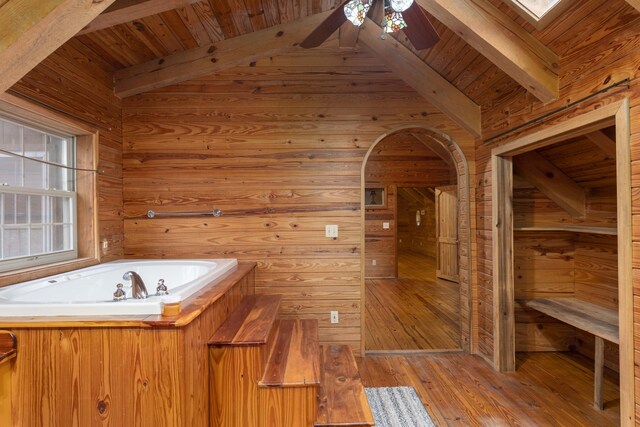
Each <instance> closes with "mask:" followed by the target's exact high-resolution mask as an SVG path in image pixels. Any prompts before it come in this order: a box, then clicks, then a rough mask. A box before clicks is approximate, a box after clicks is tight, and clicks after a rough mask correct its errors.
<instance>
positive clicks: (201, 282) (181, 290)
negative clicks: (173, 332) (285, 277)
mask: <svg viewBox="0 0 640 427" xmlns="http://www.w3.org/2000/svg"><path fill="white" fill-rule="evenodd" d="M237 264H238V261H237V260H236V259H212V260H195V259H184V260H182V259H180V260H122V261H113V262H109V263H104V264H99V265H96V266H93V267H88V268H83V269H81V270H75V271H70V272H67V273H63V274H58V275H55V276H49V277H45V278H43V279H37V280H32V281H30V282H23V283H18V284H15V285H11V286H7V287H5V288H0V316H3V317H4V316H28V317H37V316H87V315H93V316H113V315H147V314H149V315H151V314H161V313H162V310H163V307H164V304H165V302H171V303H176V302H178V301H183V300H185V299H186V298H188V297H189V296H191V295H193V294H194V293H196V292H198V291H199V290H200V289H202V288H204V287H205V286H207V285H208V284H210V283H211V282H212V281H214V280H215V279H217V278H218V277H220V276H222V275H223V274H224V273H226V272H227V271H229V270H231V269H233V268H234V267H235V266H236V265H237ZM127 271H135V272H136V273H138V274H139V275H140V277H142V280H143V281H144V283H145V285H146V287H147V291H148V293H149V297H148V298H147V299H133V298H132V297H131V282H130V281H128V280H124V279H123V278H122V276H123V275H124V273H126V272H127ZM160 279H164V284H165V286H166V287H167V289H168V292H169V294H168V295H163V296H155V293H156V286H157V283H158V281H159V280H160ZM118 283H122V284H123V285H124V288H123V289H124V291H125V292H126V294H127V299H126V300H124V301H114V300H113V293H114V292H115V291H116V285H117V284H118Z"/></svg>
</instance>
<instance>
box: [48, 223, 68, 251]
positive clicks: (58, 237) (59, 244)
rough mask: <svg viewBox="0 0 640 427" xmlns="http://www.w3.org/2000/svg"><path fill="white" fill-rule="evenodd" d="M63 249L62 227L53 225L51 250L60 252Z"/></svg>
mask: <svg viewBox="0 0 640 427" xmlns="http://www.w3.org/2000/svg"><path fill="white" fill-rule="evenodd" d="M64 248H65V247H64V226H63V225H54V226H53V233H52V235H51V250H52V251H61V250H63V249H64Z"/></svg>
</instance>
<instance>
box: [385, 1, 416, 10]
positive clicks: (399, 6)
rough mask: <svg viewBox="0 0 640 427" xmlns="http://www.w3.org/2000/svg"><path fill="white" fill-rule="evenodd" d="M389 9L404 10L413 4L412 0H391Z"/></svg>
mask: <svg viewBox="0 0 640 427" xmlns="http://www.w3.org/2000/svg"><path fill="white" fill-rule="evenodd" d="M390 3H391V9H393V10H395V11H396V12H404V11H405V10H407V9H409V7H411V5H412V4H413V0H391V1H390Z"/></svg>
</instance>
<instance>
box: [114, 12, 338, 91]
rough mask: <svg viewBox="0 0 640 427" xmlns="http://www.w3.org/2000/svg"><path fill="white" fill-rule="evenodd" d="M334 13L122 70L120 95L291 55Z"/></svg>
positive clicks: (118, 76)
mask: <svg viewBox="0 0 640 427" xmlns="http://www.w3.org/2000/svg"><path fill="white" fill-rule="evenodd" d="M331 12H332V11H326V12H322V13H319V14H316V15H312V16H308V17H306V18H303V19H299V20H297V21H294V22H289V23H286V24H281V25H276V26H274V27H270V28H267V29H264V30H260V31H255V32H252V33H249V34H245V35H242V36H238V37H233V38H230V39H225V40H220V41H218V42H215V43H212V44H210V45H207V46H202V47H197V48H194V49H189V50H186V51H184V52H180V53H176V54H173V55H169V56H165V57H162V58H158V59H153V60H151V61H148V62H145V63H142V64H139V65H134V66H132V67H129V68H125V69H123V70H119V71H117V72H116V74H115V77H116V83H115V92H116V95H118V96H120V97H122V98H124V97H127V96H131V95H136V94H138V93H142V92H146V91H149V90H152V89H157V88H160V87H165V86H170V85H172V84H176V83H180V82H184V81H187V80H191V79H195V78H198V77H202V76H206V75H209V74H212V73H215V72H218V71H222V70H225V69H229V68H232V67H237V66H241V65H249V64H250V63H252V62H254V61H257V60H258V59H262V58H267V57H269V56H273V55H276V54H281V53H285V52H288V51H291V50H293V49H296V48H297V46H298V45H299V44H300V42H301V41H302V40H304V38H305V37H306V36H307V35H308V34H309V31H311V29H313V28H315V27H316V26H317V25H319V24H320V23H321V22H322V21H323V20H324V19H325V18H326V17H327V16H328V15H329V14H330V13H331Z"/></svg>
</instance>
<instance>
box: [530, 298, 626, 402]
mask: <svg viewBox="0 0 640 427" xmlns="http://www.w3.org/2000/svg"><path fill="white" fill-rule="evenodd" d="M524 304H525V305H526V306H527V307H529V308H533V309H535V310H538V311H539V312H541V313H544V314H546V315H547V316H551V317H553V318H555V319H558V320H560V321H562V322H565V323H567V324H569V325H571V326H574V327H576V328H578V329H581V330H583V331H586V332H589V333H591V334H593V335H594V336H595V356H594V360H595V368H594V374H593V381H594V392H593V399H594V405H595V406H596V407H598V408H599V409H603V407H604V404H603V397H602V386H603V370H604V340H607V341H611V342H613V343H616V344H620V336H619V332H618V313H617V312H616V311H615V310H611V309H608V308H605V307H601V306H599V305H596V304H593V303H590V302H587V301H584V300H580V299H577V298H536V299H532V300H528V301H525V302H524Z"/></svg>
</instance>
